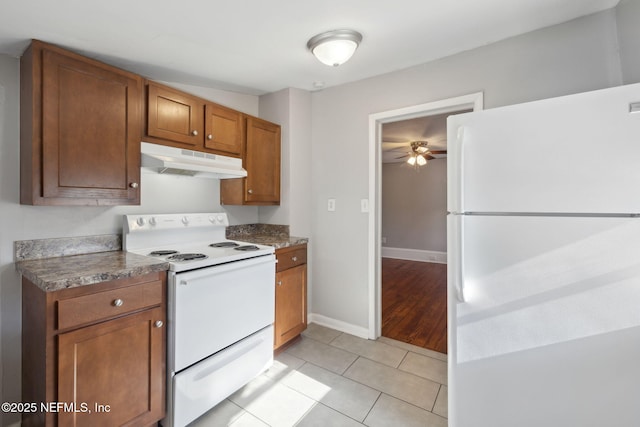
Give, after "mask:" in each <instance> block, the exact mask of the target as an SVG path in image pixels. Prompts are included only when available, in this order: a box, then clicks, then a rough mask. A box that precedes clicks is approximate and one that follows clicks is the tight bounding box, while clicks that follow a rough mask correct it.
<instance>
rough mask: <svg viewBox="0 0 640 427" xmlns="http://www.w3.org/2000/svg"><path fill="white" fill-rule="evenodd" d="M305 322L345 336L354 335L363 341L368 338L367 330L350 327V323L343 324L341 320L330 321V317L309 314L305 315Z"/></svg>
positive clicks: (355, 326) (354, 326)
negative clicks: (342, 333)
mask: <svg viewBox="0 0 640 427" xmlns="http://www.w3.org/2000/svg"><path fill="white" fill-rule="evenodd" d="M307 321H308V322H309V323H317V324H318V325H320V326H325V327H327V328H331V329H335V330H336V331H340V332H344V333H345V334H351V335H355V336H357V337H360V338H364V339H368V338H369V330H368V329H367V328H363V327H362V326H357V325H352V324H351V323H347V322H343V321H342V320H337V319H332V318H331V317H327V316H323V315H322V314H316V313H309V314H307Z"/></svg>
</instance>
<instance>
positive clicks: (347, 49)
mask: <svg viewBox="0 0 640 427" xmlns="http://www.w3.org/2000/svg"><path fill="white" fill-rule="evenodd" d="M361 41H362V34H360V33H359V32H357V31H354V30H333V31H327V32H326V33H321V34H318V35H316V36H313V37H311V39H310V40H309V41H308V42H307V47H308V48H309V50H310V51H311V53H313V55H314V56H315V57H316V58H318V61H320V62H322V63H323V64H326V65H329V66H330V67H337V66H338V65H341V64H344V63H345V62H347V61H348V60H349V58H351V56H353V53H354V52H355V51H356V49H357V48H358V45H359V44H360V42H361Z"/></svg>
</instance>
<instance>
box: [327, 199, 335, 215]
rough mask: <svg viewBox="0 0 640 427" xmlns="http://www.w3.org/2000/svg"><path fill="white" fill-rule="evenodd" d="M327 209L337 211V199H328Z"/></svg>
mask: <svg viewBox="0 0 640 427" xmlns="http://www.w3.org/2000/svg"><path fill="white" fill-rule="evenodd" d="M327 210H328V211H329V212H335V210H336V199H329V200H327Z"/></svg>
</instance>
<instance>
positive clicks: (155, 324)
mask: <svg viewBox="0 0 640 427" xmlns="http://www.w3.org/2000/svg"><path fill="white" fill-rule="evenodd" d="M153 326H154V327H156V328H162V326H164V322H163V321H162V320H156V321H155V322H154V323H153Z"/></svg>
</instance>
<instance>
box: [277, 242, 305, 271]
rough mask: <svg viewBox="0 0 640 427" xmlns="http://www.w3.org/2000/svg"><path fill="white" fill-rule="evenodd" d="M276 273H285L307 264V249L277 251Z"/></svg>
mask: <svg viewBox="0 0 640 427" xmlns="http://www.w3.org/2000/svg"><path fill="white" fill-rule="evenodd" d="M276 258H277V259H278V263H277V264H276V271H283V270H287V269H289V268H292V267H295V266H297V265H301V264H306V263H307V247H306V246H304V247H301V248H292V249H289V248H287V249H281V250H277V251H276Z"/></svg>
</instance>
